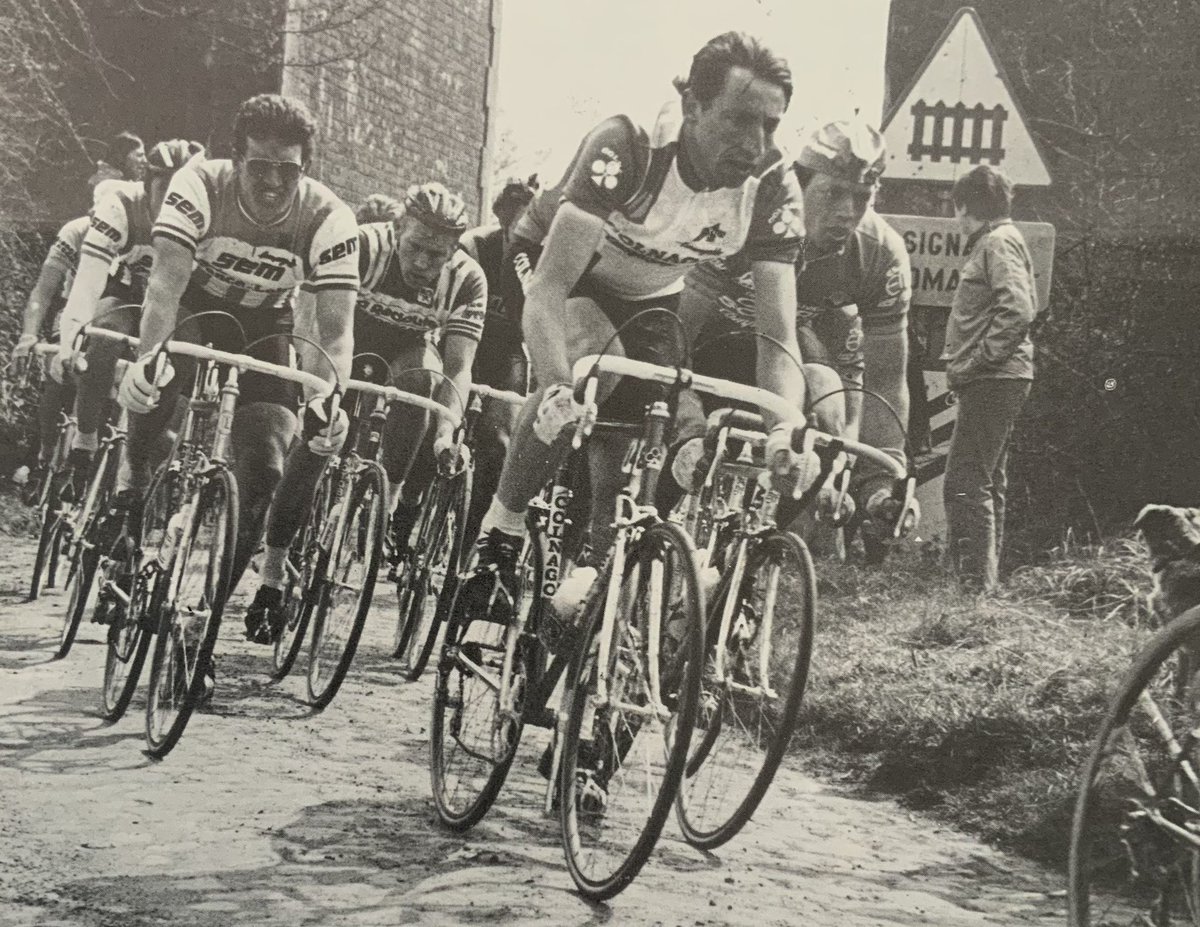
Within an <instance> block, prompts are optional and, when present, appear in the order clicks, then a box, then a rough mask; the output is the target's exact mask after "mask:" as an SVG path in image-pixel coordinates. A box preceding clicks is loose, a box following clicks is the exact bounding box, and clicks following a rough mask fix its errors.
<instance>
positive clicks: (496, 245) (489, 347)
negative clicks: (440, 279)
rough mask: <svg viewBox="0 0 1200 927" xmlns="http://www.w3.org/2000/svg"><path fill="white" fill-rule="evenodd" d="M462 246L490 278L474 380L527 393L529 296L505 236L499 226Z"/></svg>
mask: <svg viewBox="0 0 1200 927" xmlns="http://www.w3.org/2000/svg"><path fill="white" fill-rule="evenodd" d="M459 246H460V247H461V248H462V249H463V250H464V251H466V252H467V254H469V255H470V256H471V257H472V258H474V259H475V261H476V263H478V264H479V266H480V267H481V268H483V273H484V276H486V277H487V286H488V304H487V316H486V318H485V320H484V324H483V346H484V347H483V349H482V350H479V351H476V352H475V365H474V367H473V368H472V369H471V379H472V381H474V382H475V383H482V384H484V385H485V386H491V387H493V388H495V389H503V390H510V391H512V392H516V393H524V392H525V390H526V388H527V386H528V383H529V371H528V364H527V362H526V359H525V339H524V337H523V335H522V333H521V313H522V310H523V309H524V307H525V293H524V291H523V290H522V289H521V281H520V279H519V278H518V277H517V272H516V270H515V269H514V267H513V263H512V256H513V254H512V250H511V245H510V247H509V249H508V251H507V252H506V248H505V244H504V232H503V231H502V230H501V228H500V226H498V225H491V226H484V227H482V228H477V229H472V230H471V231H469V232H467V233H466V234H464V235H463V237H462V239H461V240H460V241H459Z"/></svg>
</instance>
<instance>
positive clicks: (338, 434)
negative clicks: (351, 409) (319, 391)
mask: <svg viewBox="0 0 1200 927" xmlns="http://www.w3.org/2000/svg"><path fill="white" fill-rule="evenodd" d="M328 401H329V400H328V399H324V398H320V399H313V400H311V401H310V402H309V403H308V404H307V405H306V406H305V407H304V426H303V428H302V430H301V433H300V434H301V437H302V438H303V439H304V440H305V442H306V443H307V444H308V449H309V450H310V451H312V452H313V453H314V454H316V455H317V456H318V457H332V456H334V455H335V454H337V453H338V452H340V451H341V449H342V445H343V444H345V443H346V434H347V432H349V430H350V420H349V419H348V418H347V417H346V412H345V410H344V409H342V408H340V407H339V408H338V410H337V415H336V416H334V420H333V426H332V428H331V427H330V425H329V412H328V411H327V409H326V403H327V402H328Z"/></svg>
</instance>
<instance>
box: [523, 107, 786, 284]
mask: <svg viewBox="0 0 1200 927" xmlns="http://www.w3.org/2000/svg"><path fill="white" fill-rule="evenodd" d="M682 118H683V116H682V109H681V106H680V104H679V101H677V100H676V101H672V102H670V103H668V104H667V105H666V106H664V107H663V109H662V110H661V111H660V113H659V116H658V119H657V120H656V122H655V124H654V127H653V128H652V129H651V131H650V132H646V131H644V130H643V129H641V128H640V127H638V126H637V125H636V124H634V122H633V121H632V120H631V119H629V118H628V117H627V116H615V117H613V118H611V119H608V120H606V121H605V122H603V123H601V124H600V125H599V126H598V127H597V128H596V129H594V130H593V131H592V133H591V134H590V135H588V137H587V138H586V139H584V141H583V144H582V145H581V146H580V148H579V150H578V151H577V152H576V153H575V157H574V158H573V160H572V161H571V166H570V167H569V168H568V170H567V174H566V177H565V178H564V179H563V181H562V182H561V183H560V184H559V185H558V186H557V187H554V188H550V189H547V190H544V191H542V192H541V193H539V194H538V195H537V196H536V197H535V198H534V201H533V203H531V204H530V206H529V208H528V209H526V211H525V213H524V215H523V216H522V218H521V219H520V220H518V222H517V226H516V228H515V229H514V235H516V236H519V237H521V238H525V239H528V240H529V241H531V242H535V243H536V242H541V241H542V240H543V239H544V238H545V236H546V235H547V234H548V232H549V229H550V225H551V222H552V221H553V219H554V215H555V214H556V212H557V211H558V207H559V206H560V205H561V204H562V203H563V202H570V203H571V204H572V205H574V206H576V207H578V208H579V209H582V210H583V211H585V212H587V213H590V214H591V215H594V216H598V217H599V218H602V219H603V220H604V237H603V238H602V240H601V243H600V245H599V247H598V248H597V249H596V253H595V255H594V257H593V259H592V263H591V265H590V267H589V269H588V271H587V273H586V274H585V275H584V278H583V279H584V280H585V281H587V282H588V283H589V284H592V285H595V286H598V287H599V288H601V289H602V290H604V291H606V292H608V293H611V294H612V295H613V296H615V297H618V298H620V299H623V300H629V301H636V300H644V299H649V298H654V297H659V296H665V295H669V294H674V293H678V292H679V291H680V290H682V288H683V278H684V275H685V274H686V273H687V271H688V269H689V268H690V267H691V266H692V265H695V264H701V263H703V262H706V261H713V260H717V259H719V258H724V257H728V256H730V255H733V254H735V253H738V252H741V253H742V254H744V255H745V256H746V257H747V259H748V260H750V261H760V260H763V261H781V262H784V263H792V262H794V261H795V260H796V258H797V257H798V256H799V254H800V249H801V245H802V242H803V239H804V206H803V199H802V196H801V192H800V188H799V184H798V183H797V182H796V178H795V175H794V174H793V173H792V172H791V171H790V170H787V168H786V166H785V164H784V161H783V159H782V157H781V155H780V154H779V152H778V151H776V150H774V149H772V150H771V151H769V152H768V153H767V155H766V156H765V157H764V159H763V161H762V163H761V165H760V167H759V169H758V170H757V171H756V172H755V173H753V174H751V176H750V177H748V178H747V179H746V180H745V181H744V182H743V183H742V184H741V186H738V187H726V188H721V189H716V190H705V189H700V188H699V185H698V184H697V183H696V182H695V181H693V182H692V183H689V177H688V176H687V175H689V174H690V173H691V171H690V169H689V168H688V166H687V165H686V164H681V163H680V160H679V158H678V157H677V155H678V153H679V139H680V129H681V126H682Z"/></svg>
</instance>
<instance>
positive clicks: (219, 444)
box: [210, 367, 241, 464]
mask: <svg viewBox="0 0 1200 927" xmlns="http://www.w3.org/2000/svg"><path fill="white" fill-rule="evenodd" d="M240 392H241V390H240V389H239V388H238V369H237V368H236V367H230V368H229V373H228V374H227V375H226V377H225V382H224V384H223V385H222V386H221V398H220V400H219V405H218V407H217V427H216V431H215V432H214V434H213V442H212V454H211V455H210V459H211V460H212V461H213V462H214V463H222V464H223V463H228V462H229V447H230V443H231V440H232V437H231V436H232V434H233V416H234V413H235V412H236V411H237V398H238V394H239V393H240Z"/></svg>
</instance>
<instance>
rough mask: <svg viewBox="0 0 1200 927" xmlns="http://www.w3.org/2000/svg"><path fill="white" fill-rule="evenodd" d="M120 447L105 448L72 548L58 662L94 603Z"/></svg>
mask: <svg viewBox="0 0 1200 927" xmlns="http://www.w3.org/2000/svg"><path fill="white" fill-rule="evenodd" d="M119 448H120V445H119V444H117V445H113V446H111V447H105V449H104V450H103V452H102V453H101V457H100V460H99V461H98V462H97V464H96V472H95V474H94V476H93V477H92V481H93V483H92V486H94V487H95V497H94V498H93V499H92V505H91V509H90V514H89V515H88V517H87V521H86V523H85V524H83V525H82V526H81V527H80V529H79V536H78V537H76V538H74V539H73V542H72V543H71V544H70V545H69V546H68V549H69V551H70V557H71V559H70V564H69V566H68V569H67V610H66V613H65V614H64V615H63V627H62V633H61V635H60V637H59V644H58V653H56V654H55V658H56V659H60V660H61V659H62V658H63V657H65V656H66V655H67V654H68V653H70V652H71V645H72V644H74V643H75V635H76V634H77V633H78V632H79V623H80V621H81V620H82V619H83V613H84V611H85V610H86V609H87V606H88V604H89V602H90V600H91V595H92V584H93V582H94V580H95V578H96V568H97V566H98V565H99V562H100V553H99V551H98V550H97V529H98V527H99V525H100V524H101V522H102V521H103V513H104V510H105V509H106V508H107V506H108V496H109V489H110V488H111V486H112V483H113V480H114V479H115V478H116V475H117V472H116V461H117V458H118V456H119V454H120V450H119ZM92 486H89V487H88V488H87V489H86V490H85V491H84V493H83V498H84V499H86V498H88V497H89V496H90V495H91V494H92Z"/></svg>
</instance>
